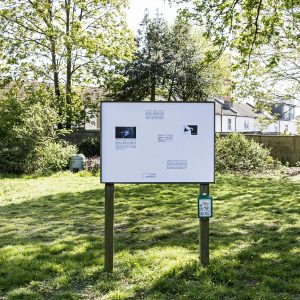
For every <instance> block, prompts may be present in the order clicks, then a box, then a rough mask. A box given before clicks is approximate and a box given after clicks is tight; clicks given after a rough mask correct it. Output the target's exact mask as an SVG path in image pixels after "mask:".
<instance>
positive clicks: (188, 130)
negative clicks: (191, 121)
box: [183, 125, 198, 135]
mask: <svg viewBox="0 0 300 300" xmlns="http://www.w3.org/2000/svg"><path fill="white" fill-rule="evenodd" d="M183 132H184V133H185V134H190V135H197V134H198V125H184V129H183Z"/></svg>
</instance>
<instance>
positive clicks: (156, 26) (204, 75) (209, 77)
mask: <svg viewBox="0 0 300 300" xmlns="http://www.w3.org/2000/svg"><path fill="white" fill-rule="evenodd" d="M199 36H201V38H200V37H199ZM136 41H137V52H136V55H135V59H134V60H133V62H131V63H128V64H127V65H126V66H125V68H124V69H121V70H120V74H122V75H123V76H124V77H125V78H127V81H126V82H125V83H123V85H120V84H117V85H116V86H115V89H114V90H113V91H112V96H113V98H114V99H116V100H121V101H142V100H145V99H149V100H150V101H155V100H156V97H159V98H160V99H161V98H163V99H165V100H167V101H174V100H175V101H178V100H181V101H204V100H206V99H207V97H208V96H209V95H213V94H215V93H218V95H221V94H222V92H223V91H222V87H223V85H224V80H225V79H229V63H228V64H226V63H225V60H224V57H222V60H220V61H221V62H220V61H219V62H215V63H210V64H207V63H206V60H205V52H206V51H207V49H208V48H210V45H209V43H208V42H207V40H206V39H205V38H203V37H202V34H201V32H199V31H194V30H193V27H192V26H191V24H190V23H189V22H188V21H187V20H186V19H184V18H181V17H178V18H177V19H176V22H175V24H174V25H173V26H168V24H167V22H166V21H165V19H164V18H163V17H162V15H160V14H159V13H157V15H156V16H155V17H154V18H153V19H151V18H150V17H149V15H148V13H146V14H145V17H144V19H143V22H142V23H141V28H140V30H139V31H138V36H137V37H136Z"/></svg>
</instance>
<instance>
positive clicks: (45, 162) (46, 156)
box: [26, 140, 78, 174]
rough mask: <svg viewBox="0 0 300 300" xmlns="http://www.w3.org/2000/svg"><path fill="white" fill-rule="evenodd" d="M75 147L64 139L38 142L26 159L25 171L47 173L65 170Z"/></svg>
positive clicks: (75, 149) (74, 151)
mask: <svg viewBox="0 0 300 300" xmlns="http://www.w3.org/2000/svg"><path fill="white" fill-rule="evenodd" d="M77 151H78V150H77V147H76V146H74V145H70V144H68V143H67V142H65V141H52V140H46V141H45V142H42V143H40V144H39V145H38V146H37V147H36V148H35V149H34V151H33V153H31V155H30V157H29V159H28V161H27V164H28V165H27V167H26V170H27V171H29V172H30V171H31V172H36V173H41V174H47V173H49V172H57V171H62V170H65V169H66V167H67V166H68V164H69V161H70V157H71V156H72V155H74V154H75V153H77Z"/></svg>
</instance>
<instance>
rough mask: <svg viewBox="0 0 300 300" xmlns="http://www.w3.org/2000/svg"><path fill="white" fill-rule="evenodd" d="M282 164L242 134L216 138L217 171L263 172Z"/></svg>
mask: <svg viewBox="0 0 300 300" xmlns="http://www.w3.org/2000/svg"><path fill="white" fill-rule="evenodd" d="M279 165H280V163H279V162H278V161H277V160H274V159H273V158H272V156H271V155H270V149H269V148H264V147H262V146H261V145H260V144H258V143H257V142H255V141H254V140H251V139H250V140H248V139H247V138H246V137H245V136H244V135H242V134H240V133H233V134H229V135H227V136H225V137H220V136H219V135H217V136H216V170H218V171H238V172H244V171H262V170H268V169H274V168H276V167H278V166H279Z"/></svg>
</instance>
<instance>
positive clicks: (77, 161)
mask: <svg viewBox="0 0 300 300" xmlns="http://www.w3.org/2000/svg"><path fill="white" fill-rule="evenodd" d="M84 165H85V156H84V155H83V154H75V155H73V156H72V157H71V159H70V171H72V172H78V171H81V170H83V169H84Z"/></svg>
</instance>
